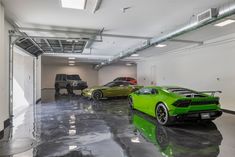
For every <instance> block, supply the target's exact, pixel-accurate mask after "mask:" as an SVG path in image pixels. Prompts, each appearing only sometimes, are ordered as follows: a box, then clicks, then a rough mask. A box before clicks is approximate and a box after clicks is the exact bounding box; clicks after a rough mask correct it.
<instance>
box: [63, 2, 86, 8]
mask: <svg viewBox="0 0 235 157" xmlns="http://www.w3.org/2000/svg"><path fill="white" fill-rule="evenodd" d="M61 5H62V7H63V8H70V9H81V10H84V9H85V5H86V0H61Z"/></svg>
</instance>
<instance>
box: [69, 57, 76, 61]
mask: <svg viewBox="0 0 235 157" xmlns="http://www.w3.org/2000/svg"><path fill="white" fill-rule="evenodd" d="M68 59H69V60H75V59H76V58H75V57H69V58H68Z"/></svg>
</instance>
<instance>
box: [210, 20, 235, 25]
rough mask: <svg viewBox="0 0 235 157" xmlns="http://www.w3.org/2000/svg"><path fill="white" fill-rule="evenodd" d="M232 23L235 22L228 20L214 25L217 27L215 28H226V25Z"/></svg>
mask: <svg viewBox="0 0 235 157" xmlns="http://www.w3.org/2000/svg"><path fill="white" fill-rule="evenodd" d="M234 22H235V20H232V19H228V20H226V21H223V22H220V23H217V24H215V26H217V27H224V26H227V25H229V24H231V23H234Z"/></svg>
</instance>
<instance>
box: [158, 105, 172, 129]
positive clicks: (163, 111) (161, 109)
mask: <svg viewBox="0 0 235 157" xmlns="http://www.w3.org/2000/svg"><path fill="white" fill-rule="evenodd" d="M156 118H157V121H158V123H160V124H161V125H168V124H169V114H168V110H167V108H166V106H165V105H164V104H163V103H160V104H158V105H157V107H156Z"/></svg>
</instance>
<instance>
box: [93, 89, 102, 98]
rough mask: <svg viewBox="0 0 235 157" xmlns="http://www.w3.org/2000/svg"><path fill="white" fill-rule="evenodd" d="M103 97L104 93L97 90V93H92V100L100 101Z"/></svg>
mask: <svg viewBox="0 0 235 157" xmlns="http://www.w3.org/2000/svg"><path fill="white" fill-rule="evenodd" d="M102 97H103V93H102V91H100V90H95V91H94V92H93V93H92V99H93V100H100V99H101V98H102Z"/></svg>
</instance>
